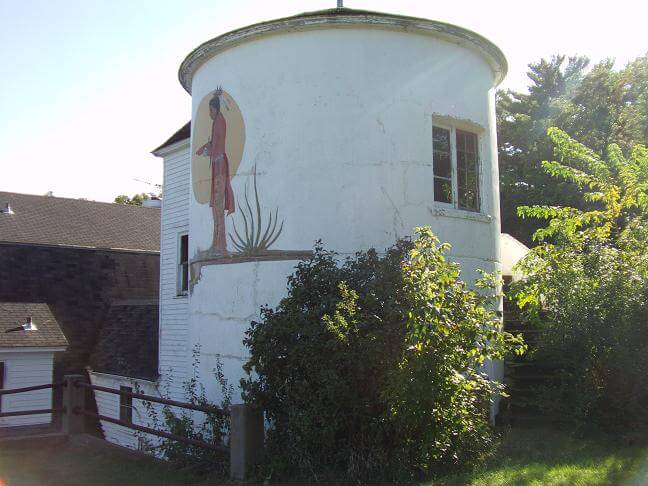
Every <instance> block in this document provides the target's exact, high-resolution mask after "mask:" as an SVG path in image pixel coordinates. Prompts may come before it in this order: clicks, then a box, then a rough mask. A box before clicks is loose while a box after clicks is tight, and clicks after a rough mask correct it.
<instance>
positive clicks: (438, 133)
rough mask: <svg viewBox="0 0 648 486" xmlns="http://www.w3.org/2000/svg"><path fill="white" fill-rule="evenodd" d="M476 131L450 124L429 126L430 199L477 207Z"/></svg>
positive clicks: (460, 206) (465, 206) (465, 207)
mask: <svg viewBox="0 0 648 486" xmlns="http://www.w3.org/2000/svg"><path fill="white" fill-rule="evenodd" d="M477 147H478V143H477V135H476V134H474V133H471V132H467V131H465V130H459V129H456V128H454V127H452V126H448V127H447V128H445V127H440V126H433V127H432V151H433V171H434V200H435V201H437V202H441V203H446V204H452V205H453V206H454V207H457V208H459V209H466V210H469V211H479V154H478V148H477Z"/></svg>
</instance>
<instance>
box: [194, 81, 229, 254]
mask: <svg viewBox="0 0 648 486" xmlns="http://www.w3.org/2000/svg"><path fill="white" fill-rule="evenodd" d="M222 95H223V90H222V89H221V88H219V89H217V90H216V91H215V92H214V95H213V97H212V98H211V100H210V101H209V117H210V118H211V120H212V124H211V136H210V139H209V140H208V141H207V142H206V143H205V144H203V145H202V146H200V148H198V150H197V151H196V155H198V156H203V157H209V165H210V169H211V190H210V197H209V206H210V207H211V209H212V214H213V216H214V234H213V240H212V246H211V253H213V254H214V255H218V254H223V255H224V254H226V253H227V236H226V230H225V212H227V214H228V215H229V214H231V213H233V212H234V211H235V207H236V205H235V202H234V191H233V190H232V185H231V183H230V167H229V160H228V158H227V152H226V150H225V142H226V139H227V122H226V120H225V117H224V116H223V113H222V112H221V96H222Z"/></svg>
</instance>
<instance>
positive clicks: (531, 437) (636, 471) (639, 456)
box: [0, 428, 648, 486]
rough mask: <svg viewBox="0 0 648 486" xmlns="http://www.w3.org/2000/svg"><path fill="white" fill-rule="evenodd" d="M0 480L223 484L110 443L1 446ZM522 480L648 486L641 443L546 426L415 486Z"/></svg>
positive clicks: (11, 483) (23, 484) (20, 485)
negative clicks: (465, 467) (467, 467)
mask: <svg viewBox="0 0 648 486" xmlns="http://www.w3.org/2000/svg"><path fill="white" fill-rule="evenodd" d="M0 480H3V481H4V483H5V484H6V485H7V486H32V485H34V486H36V485H38V486H42V485H46V486H47V485H57V486H58V485H61V486H66V485H108V484H110V485H135V486H137V485H170V486H171V485H192V486H206V485H220V486H223V485H225V484H227V481H224V480H221V479H214V480H211V481H210V480H208V479H204V478H202V479H201V478H198V477H195V476H193V475H191V474H188V473H185V472H182V471H177V470H173V469H172V468H171V467H169V466H167V465H166V464H163V463H160V462H159V461H154V460H150V459H148V458H133V457H132V456H130V455H125V454H123V453H122V452H120V451H115V450H113V449H106V448H103V447H102V448H97V447H88V446H84V447H79V446H74V445H70V446H60V447H39V448H31V449H25V448H20V449H16V448H13V449H8V448H7V447H6V446H3V447H0ZM0 484H2V483H1V482H0ZM272 484H277V485H281V484H283V483H272ZM290 484H292V485H297V484H303V483H302V482H299V481H297V482H295V481H292V482H291V483H290ZM527 484H529V485H542V486H545V485H570V486H571V485H583V486H585V485H587V486H590V485H603V484H612V485H617V484H619V485H632V486H635V485H648V445H646V443H644V445H629V444H627V442H625V441H623V440H619V439H616V438H614V437H610V436H605V435H597V436H592V435H590V436H587V437H580V438H579V437H575V436H573V435H571V434H569V433H566V432H562V431H558V430H552V429H548V428H525V429H512V430H510V431H508V432H504V433H503V440H502V443H501V445H500V446H499V447H498V449H497V450H496V451H495V453H494V454H493V458H492V459H491V460H490V461H488V462H487V463H485V464H484V465H482V466H480V467H479V468H477V469H474V470H471V471H463V472H461V473H458V474H455V475H452V476H448V477H445V478H442V479H440V480H437V481H432V482H425V483H422V484H421V486H423V485H425V486H432V485H434V486H437V485H438V486H458V485H476V486H497V485H527Z"/></svg>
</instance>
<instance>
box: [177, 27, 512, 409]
mask: <svg viewBox="0 0 648 486" xmlns="http://www.w3.org/2000/svg"><path fill="white" fill-rule="evenodd" d="M494 83H495V80H494V77H493V72H492V70H491V68H490V67H489V65H488V64H487V63H486V62H485V61H484V59H483V58H482V57H480V56H479V55H477V54H476V53H475V52H473V51H472V50H470V49H466V48H463V47H461V46H459V45H456V44H452V43H449V42H445V41H442V40H440V39H435V38H431V37H426V36H422V35H417V34H412V33H407V32H397V31H386V30H375V31H374V30H370V29H366V28H363V29H358V30H354V29H350V28H347V29H343V30H337V29H330V30H326V29H322V30H313V31H302V32H293V33H288V34H286V33H284V34H275V35H272V36H268V37H264V38H261V39H258V40H255V41H250V42H246V43H243V44H240V45H237V46H233V47H231V48H229V49H227V50H225V51H223V52H221V53H219V54H218V55H216V56H215V57H213V58H211V59H210V60H208V61H207V62H205V63H204V64H203V65H202V66H200V67H199V68H198V69H197V70H196V72H195V75H194V77H193V80H192V95H193V100H194V107H193V109H194V112H195V110H196V109H197V104H198V103H199V101H200V100H201V99H202V98H203V97H204V96H205V95H206V94H207V93H209V92H211V91H212V90H213V89H214V88H215V87H216V86H223V87H224V89H226V90H227V91H228V92H229V93H230V94H231V95H232V96H233V97H234V98H235V99H236V100H237V103H238V105H239V107H240V109H241V112H242V113H243V114H244V117H245V126H246V145H245V150H244V153H243V157H242V161H241V165H240V168H239V171H238V172H237V175H236V176H234V177H233V178H232V181H231V183H232V187H233V190H234V193H235V195H236V194H240V193H241V191H243V188H244V187H245V184H246V182H247V183H248V184H249V183H250V181H249V179H250V177H251V174H252V167H253V166H254V165H255V164H256V167H257V169H258V171H257V179H258V184H259V187H260V188H261V190H262V194H263V204H264V206H265V207H267V208H275V207H278V208H279V212H280V213H281V215H282V218H283V220H284V222H285V224H284V227H283V231H282V233H281V236H280V237H279V239H278V240H277V242H276V243H275V245H273V247H275V248H278V249H281V250H285V251H305V250H309V249H312V247H313V244H314V242H315V241H316V240H318V239H322V241H323V242H324V245H325V246H326V247H327V248H329V249H332V250H335V251H337V252H339V253H340V254H341V256H342V257H344V256H345V255H353V254H354V253H355V252H356V251H358V250H361V249H368V248H371V247H375V248H377V249H379V250H381V249H384V248H386V247H388V246H390V245H392V244H393V243H394V242H395V240H396V239H397V238H400V237H404V236H407V235H411V234H412V232H413V229H414V227H416V226H423V225H430V226H432V228H433V230H434V231H435V232H436V233H437V235H438V236H439V238H440V239H441V240H442V241H448V242H450V243H451V244H452V251H451V258H453V259H454V260H456V261H458V262H459V263H461V265H462V275H463V276H464V278H465V279H466V280H467V281H469V282H470V281H472V280H474V278H475V277H476V276H477V270H478V269H483V270H487V271H493V270H496V269H498V267H499V247H498V245H499V232H500V227H499V206H498V195H497V184H498V173H497V159H496V157H497V152H496V141H495V126H494V119H495V118H494V114H495V112H494V88H493V85H494ZM439 119H442V120H443V121H444V122H450V123H456V124H457V126H458V127H462V128H467V129H470V130H472V131H474V132H475V133H478V136H479V151H480V164H481V167H480V181H481V191H482V206H481V211H480V212H479V213H473V212H468V211H461V210H458V209H454V208H448V207H442V206H440V205H439V204H437V203H435V202H434V200H433V194H432V185H433V172H432V125H433V123H435V120H439ZM190 153H192V152H190ZM189 219H190V224H189V231H190V246H191V248H190V252H189V253H190V255H194V254H196V253H197V252H198V251H200V250H201V249H204V248H207V247H208V246H209V244H210V241H211V238H212V214H211V210H210V208H209V206H208V205H205V204H199V203H198V202H197V201H195V200H193V199H192V200H191V202H190V207H189ZM231 223H232V222H231V217H228V218H226V225H227V226H228V229H230V228H231ZM297 261H298V259H297V258H296V259H294V260H289V259H284V260H277V261H273V260H272V259H267V260H264V261H246V262H242V263H232V264H227V265H209V266H202V268H201V277H200V280H199V281H197V282H196V283H195V285H194V287H193V290H192V293H191V295H190V298H189V322H188V334H189V342H190V343H191V344H195V343H200V344H201V347H202V353H203V357H204V359H203V360H202V363H201V366H202V370H201V372H202V376H203V377H206V376H209V375H210V374H211V370H212V369H213V368H214V366H215V362H216V359H221V360H222V362H223V364H224V369H225V373H226V376H227V377H228V378H229V380H230V383H232V384H234V385H237V384H238V381H239V379H240V378H241V377H242V376H243V372H242V365H243V363H244V362H245V359H246V357H247V350H246V349H245V346H244V345H243V342H242V340H243V336H244V332H245V330H246V329H247V328H248V326H249V323H250V321H251V320H254V319H257V318H258V316H259V309H260V307H261V306H262V305H270V306H274V305H276V304H277V303H278V302H279V300H280V299H281V297H283V296H284V295H285V291H286V278H287V276H288V275H290V274H291V273H292V272H293V269H294V266H295V264H296V262H297ZM204 382H205V384H206V385H207V388H208V392H209V393H210V394H212V396H213V397H218V390H216V386H215V381H214V380H209V379H205V378H204ZM236 398H237V399H238V400H240V397H238V396H237V397H236Z"/></svg>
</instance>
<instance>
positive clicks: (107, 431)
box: [90, 141, 191, 449]
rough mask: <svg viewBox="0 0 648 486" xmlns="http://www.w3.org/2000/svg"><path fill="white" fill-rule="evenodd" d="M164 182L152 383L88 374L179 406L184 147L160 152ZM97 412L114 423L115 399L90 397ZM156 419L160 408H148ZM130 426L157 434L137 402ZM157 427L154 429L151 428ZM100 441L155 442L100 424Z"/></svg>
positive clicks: (184, 313) (183, 348)
mask: <svg viewBox="0 0 648 486" xmlns="http://www.w3.org/2000/svg"><path fill="white" fill-rule="evenodd" d="M163 157H164V181H163V197H162V228H161V238H160V240H161V241H160V327H159V331H160V332H159V367H160V369H159V372H160V379H159V380H158V382H155V383H154V382H150V381H145V380H140V379H134V378H126V377H121V376H116V375H109V374H104V373H97V372H91V373H90V379H91V381H92V383H93V384H96V385H100V386H106V387H109V388H114V389H119V387H120V386H128V387H132V388H133V389H135V387H136V384H137V386H139V388H140V390H141V391H142V392H143V393H145V394H148V395H153V396H165V397H168V398H172V399H176V400H180V401H182V400H183V399H184V398H185V396H184V391H183V387H182V386H183V383H184V382H185V381H186V380H187V373H188V371H189V367H190V361H191V351H190V349H189V333H188V329H189V328H188V318H189V308H188V305H189V303H188V297H187V296H179V295H178V288H177V278H178V256H179V248H178V244H179V241H180V238H179V237H180V235H181V234H185V233H188V232H189V190H190V180H189V163H190V157H189V142H188V141H186V142H185V143H182V142H180V143H177V144H175V145H174V146H172V147H171V150H167V151H164V154H163ZM95 400H96V402H97V408H98V410H99V413H100V414H101V415H105V416H108V417H114V418H119V395H115V394H111V393H106V392H98V391H95ZM154 407H155V409H156V410H157V411H158V417H161V414H160V413H159V410H160V408H161V406H158V405H154ZM133 422H134V423H136V424H139V425H144V426H147V427H153V428H158V427H159V426H160V425H162V424H155V423H152V422H151V418H150V417H149V414H148V412H147V410H146V407H144V405H143V404H142V401H141V400H133ZM156 425H157V427H156ZM101 428H102V430H103V433H104V437H105V439H106V440H108V441H109V442H113V443H115V444H119V445H121V446H124V447H129V448H131V449H137V448H141V447H142V443H141V437H144V438H145V439H146V441H148V442H149V445H150V444H156V443H157V441H158V439H157V438H156V437H154V436H150V435H142V434H139V433H137V432H135V431H133V430H131V429H129V428H127V427H123V426H120V425H116V424H112V423H110V422H105V421H102V422H101Z"/></svg>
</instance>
